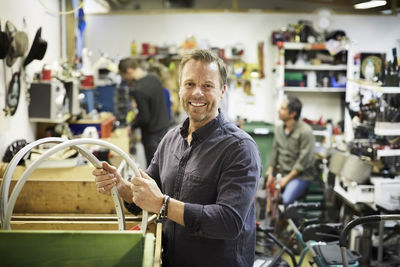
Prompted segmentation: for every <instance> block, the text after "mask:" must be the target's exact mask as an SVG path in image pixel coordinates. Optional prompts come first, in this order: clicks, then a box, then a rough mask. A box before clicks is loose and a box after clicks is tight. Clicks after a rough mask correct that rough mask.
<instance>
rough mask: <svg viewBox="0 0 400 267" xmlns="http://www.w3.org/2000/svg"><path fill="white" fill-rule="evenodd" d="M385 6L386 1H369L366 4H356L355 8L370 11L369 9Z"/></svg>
mask: <svg viewBox="0 0 400 267" xmlns="http://www.w3.org/2000/svg"><path fill="white" fill-rule="evenodd" d="M384 5H386V0H369V1H366V2H362V3H358V4H355V5H354V8H356V9H368V8H374V7H378V6H384Z"/></svg>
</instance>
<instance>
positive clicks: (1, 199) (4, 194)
mask: <svg viewBox="0 0 400 267" xmlns="http://www.w3.org/2000/svg"><path fill="white" fill-rule="evenodd" d="M65 141H67V139H64V138H60V137H47V138H42V139H39V140H36V141H34V142H31V143H29V144H27V145H26V146H24V147H23V148H22V149H21V150H19V151H18V152H17V154H15V155H14V157H13V158H12V159H11V161H10V162H9V163H8V164H7V166H6V169H5V171H4V174H3V180H2V182H1V189H0V222H1V225H3V223H4V217H5V214H6V209H7V202H8V192H9V188H10V184H11V179H12V174H13V173H14V171H15V168H16V167H17V165H18V163H19V161H20V160H21V159H23V158H24V157H25V156H26V154H27V153H28V152H29V151H31V149H32V148H34V147H36V146H39V145H41V144H44V143H62V142H65Z"/></svg>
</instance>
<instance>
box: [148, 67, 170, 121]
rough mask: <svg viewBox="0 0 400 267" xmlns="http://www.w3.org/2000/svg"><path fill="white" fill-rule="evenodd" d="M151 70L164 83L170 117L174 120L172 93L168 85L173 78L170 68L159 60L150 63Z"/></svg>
mask: <svg viewBox="0 0 400 267" xmlns="http://www.w3.org/2000/svg"><path fill="white" fill-rule="evenodd" d="M149 72H150V73H153V74H154V75H156V76H157V77H158V78H159V79H160V81H161V84H162V85H163V92H164V96H165V103H166V104H167V111H168V117H169V119H170V120H172V112H171V106H172V103H171V94H170V92H169V90H168V87H167V84H168V83H169V80H170V79H171V77H170V75H169V71H168V68H167V67H166V66H164V65H163V64H161V63H159V62H155V63H152V64H150V67H149Z"/></svg>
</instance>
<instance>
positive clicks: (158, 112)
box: [118, 58, 169, 165]
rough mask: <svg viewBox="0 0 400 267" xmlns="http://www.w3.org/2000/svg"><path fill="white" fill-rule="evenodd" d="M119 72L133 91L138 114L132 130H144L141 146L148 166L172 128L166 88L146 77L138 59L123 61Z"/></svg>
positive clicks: (157, 81) (155, 79)
mask: <svg viewBox="0 0 400 267" xmlns="http://www.w3.org/2000/svg"><path fill="white" fill-rule="evenodd" d="M118 68H119V72H120V74H121V76H122V78H123V79H124V81H125V82H127V83H128V84H130V85H131V86H132V87H133V90H130V96H131V97H132V98H133V99H134V101H135V103H136V106H137V109H138V114H137V115H136V117H135V118H134V119H133V121H132V123H131V125H130V128H131V130H134V129H136V128H140V129H141V134H142V144H143V146H144V151H145V154H146V161H147V165H149V164H150V162H151V159H152V158H153V155H154V152H155V151H156V149H157V146H158V144H159V143H160V141H161V139H162V137H163V136H164V135H165V134H166V133H167V131H168V126H169V116H168V110H167V106H166V102H165V96H164V92H163V86H162V85H161V82H160V80H159V79H158V78H157V77H156V76H154V75H153V74H149V73H147V72H146V71H145V70H144V69H143V68H142V67H141V66H140V64H139V61H138V60H136V59H133V58H125V59H122V60H121V61H120V62H119V66H118Z"/></svg>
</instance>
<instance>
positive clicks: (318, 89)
mask: <svg viewBox="0 0 400 267" xmlns="http://www.w3.org/2000/svg"><path fill="white" fill-rule="evenodd" d="M278 90H283V91H286V92H302V93H307V92H310V93H314V92H321V93H344V92H346V88H343V87H304V86H284V87H281V88H278Z"/></svg>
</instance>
